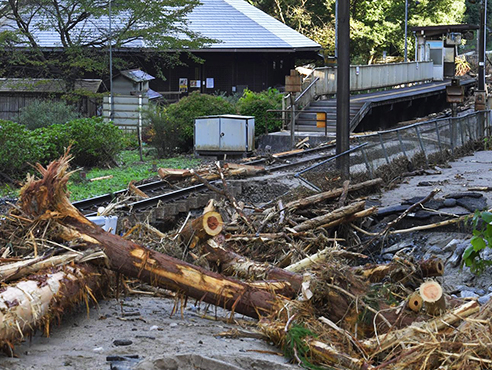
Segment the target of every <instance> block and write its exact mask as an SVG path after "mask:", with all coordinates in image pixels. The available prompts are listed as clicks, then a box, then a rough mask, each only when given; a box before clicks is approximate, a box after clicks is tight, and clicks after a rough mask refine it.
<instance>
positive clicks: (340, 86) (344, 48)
mask: <svg viewBox="0 0 492 370" xmlns="http://www.w3.org/2000/svg"><path fill="white" fill-rule="evenodd" d="M337 20H338V45H337V55H338V60H337V130H336V131H337V132H336V133H337V137H336V142H337V143H336V154H337V155H338V154H341V153H343V152H346V151H347V150H349V145H350V129H349V128H350V127H349V126H350V9H349V1H341V2H340V3H339V5H338V14H337ZM337 168H338V169H339V170H340V172H341V175H342V177H343V178H344V179H348V177H349V175H350V158H349V156H348V155H342V156H339V157H338V158H337Z"/></svg>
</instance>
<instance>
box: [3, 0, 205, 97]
mask: <svg viewBox="0 0 492 370" xmlns="http://www.w3.org/2000/svg"><path fill="white" fill-rule="evenodd" d="M108 4H109V3H108V1H101V0H32V1H16V0H9V1H6V2H4V7H3V8H2V9H1V10H0V11H1V12H2V13H3V20H4V21H3V25H2V28H1V30H2V32H1V33H0V46H2V47H3V48H4V50H5V49H8V50H9V53H2V55H1V56H0V62H1V67H2V70H0V72H3V73H4V74H6V73H8V75H9V76H15V75H16V74H17V75H23V76H24V77H25V76H26V75H28V76H31V77H60V76H63V78H64V79H65V80H66V81H67V83H68V86H67V87H68V88H69V90H70V88H71V87H73V83H74V81H75V79H77V78H80V77H81V75H82V74H83V73H84V72H93V73H96V74H98V75H101V74H102V73H104V72H107V69H108V61H107V54H108V53H107V48H108V47H109V43H111V45H112V46H113V47H114V48H115V50H116V49H120V48H125V47H128V46H131V45H132V44H133V45H135V43H138V44H139V45H141V47H142V48H144V49H146V50H153V51H154V52H162V51H168V50H176V51H179V50H185V49H188V50H190V49H196V48H198V47H200V46H201V45H203V44H204V43H206V42H212V41H213V40H210V39H207V38H203V37H201V36H200V35H199V34H197V33H195V32H192V31H191V30H189V28H188V27H187V24H186V15H187V14H188V13H189V12H191V11H192V10H193V8H195V7H196V6H198V5H199V4H200V3H199V1H198V0H118V1H114V2H111V7H112V17H111V20H112V22H111V23H112V28H111V32H110V30H109V23H110V22H109V17H108ZM40 32H54V35H55V36H56V37H57V38H58V39H59V43H60V46H61V47H62V48H61V49H60V50H57V51H54V52H49V51H47V50H46V49H44V48H43V47H44V46H45V45H43V44H40V42H39V39H38V38H37V35H39V33H40ZM174 61H176V59H174ZM117 63H121V61H118V60H115V66H117Z"/></svg>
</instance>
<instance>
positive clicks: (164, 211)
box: [73, 145, 335, 222]
mask: <svg viewBox="0 0 492 370" xmlns="http://www.w3.org/2000/svg"><path fill="white" fill-rule="evenodd" d="M334 148H335V146H334V145H325V146H321V147H318V148H313V149H307V150H303V151H302V152H297V153H286V154H283V155H279V156H277V157H273V156H272V157H270V158H261V159H258V160H253V161H249V162H248V163H247V164H251V165H258V164H263V163H268V161H269V160H272V159H275V160H278V161H282V162H283V163H274V164H272V165H267V166H265V169H266V172H267V173H274V172H279V171H289V170H290V169H292V168H295V167H299V166H302V165H306V164H308V163H313V162H316V161H321V160H324V159H326V158H330V157H332V156H334ZM248 181H254V177H249V178H248ZM228 183H229V187H230V191H231V192H232V193H233V195H234V196H237V195H239V194H240V193H241V191H242V188H241V183H240V182H239V181H234V180H229V181H228ZM211 184H213V185H214V186H216V187H219V188H220V187H221V186H222V184H221V182H220V181H213V182H211ZM137 188H138V189H139V190H141V191H143V192H144V193H145V194H147V195H149V198H145V199H142V200H139V201H136V202H131V203H127V204H123V205H120V206H117V210H118V211H120V212H123V213H128V214H130V213H131V214H132V215H135V216H136V217H138V218H148V217H149V214H150V218H151V219H152V220H153V221H157V222H158V220H164V219H166V218H169V217H171V216H175V215H177V214H179V213H182V212H188V211H189V210H192V209H198V208H202V207H203V206H205V205H206V203H207V202H208V200H209V199H211V198H217V197H219V196H218V195H217V194H216V193H214V192H212V191H210V190H209V189H208V188H207V187H206V186H205V185H203V184H198V185H192V186H188V187H184V188H182V189H175V188H170V185H169V183H168V182H166V181H154V182H150V183H146V184H142V185H139V186H137ZM125 193H127V189H123V190H119V191H116V192H114V193H110V194H104V195H100V196H97V197H93V198H89V199H84V200H80V201H76V202H73V205H74V206H75V207H77V208H78V209H79V210H80V211H81V212H82V213H83V214H84V215H85V216H87V217H89V216H96V215H97V209H98V208H99V207H101V206H102V207H107V206H108V205H109V204H110V203H111V202H114V201H115V200H116V199H118V198H119V197H120V196H123V195H124V194H125Z"/></svg>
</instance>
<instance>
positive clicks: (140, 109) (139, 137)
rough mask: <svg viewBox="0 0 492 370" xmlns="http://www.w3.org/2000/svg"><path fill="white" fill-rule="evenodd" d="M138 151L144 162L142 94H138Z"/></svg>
mask: <svg viewBox="0 0 492 370" xmlns="http://www.w3.org/2000/svg"><path fill="white" fill-rule="evenodd" d="M137 127H138V128H137V130H138V151H139V153H140V162H143V156H142V146H143V144H142V95H141V94H140V95H138V126H137Z"/></svg>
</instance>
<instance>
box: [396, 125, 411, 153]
mask: <svg viewBox="0 0 492 370" xmlns="http://www.w3.org/2000/svg"><path fill="white" fill-rule="evenodd" d="M396 135H397V136H398V141H400V148H401V151H402V152H403V155H404V156H405V157H406V158H407V159H408V160H410V158H408V155H407V152H406V151H405V146H404V145H403V140H402V138H401V135H400V130H397V131H396Z"/></svg>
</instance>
